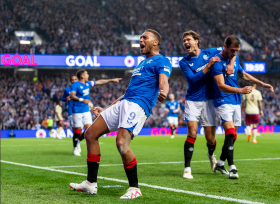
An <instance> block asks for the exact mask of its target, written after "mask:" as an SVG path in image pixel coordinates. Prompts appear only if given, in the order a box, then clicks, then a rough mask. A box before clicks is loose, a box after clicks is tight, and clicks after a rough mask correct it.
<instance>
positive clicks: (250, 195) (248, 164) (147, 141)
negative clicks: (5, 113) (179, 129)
mask: <svg viewBox="0 0 280 204" xmlns="http://www.w3.org/2000/svg"><path fill="white" fill-rule="evenodd" d="M216 138H217V148H216V151H215V154H216V155H217V158H218V157H219V155H220V153H221V148H222V144H223V140H224V136H223V135H217V136H216ZM185 139H186V136H176V137H175V138H174V139H171V138H170V136H157V137H142V136H138V137H136V138H135V139H134V140H133V141H132V143H131V149H132V150H133V151H134V153H135V155H136V158H137V161H138V178H139V182H140V183H144V184H149V185H151V186H147V185H145V186H143V185H142V186H140V189H141V191H142V194H143V196H142V197H139V198H137V199H133V200H120V199H119V197H120V196H121V195H123V194H124V193H125V191H126V189H127V188H128V184H127V183H124V182H119V181H112V180H108V179H107V180H106V179H101V178H99V179H98V194H97V195H88V194H86V193H78V192H75V191H73V190H71V189H70V188H69V183H70V182H82V181H83V180H85V179H86V176H85V175H86V173H87V168H86V144H85V141H83V142H82V143H81V146H82V156H81V157H75V156H73V155H72V139H71V138H66V139H63V140H57V139H51V138H45V139H1V161H2V162H1V203H3V204H4V203H7V204H8V203H11V204H15V203H36V204H37V203H47V204H50V203H55V204H57V203H63V204H64V203H82V204H85V203H160V204H162V203H215V204H216V203H236V202H241V203H242V202H243V203H246V202H247V203H253V202H258V203H280V180H279V178H280V169H279V167H280V134H262V135H261V137H257V140H258V144H252V143H247V141H246V135H242V134H240V135H238V139H237V141H236V143H235V150H234V151H235V165H236V167H237V169H238V173H239V176H240V177H239V179H237V180H230V179H228V177H227V176H225V175H222V174H221V173H220V172H218V173H213V172H212V171H211V169H210V163H209V161H208V157H207V147H206V141H205V139H204V136H201V135H199V136H198V139H197V140H196V143H195V148H194V154H193V159H192V160H193V162H192V164H191V167H192V175H193V177H194V179H193V180H186V179H183V178H182V175H183V170H184V164H183V160H184V155H183V146H184V142H185ZM100 142H101V144H100V146H101V163H100V165H101V166H100V168H99V176H100V177H105V178H111V179H119V180H125V181H126V175H125V172H124V170H123V167H122V162H121V158H120V156H119V154H118V151H117V148H116V144H115V138H113V137H106V138H100ZM5 161H7V162H13V163H5ZM167 162H174V163H167ZM176 162H177V163H176ZM16 163H19V164H23V165H32V166H19V165H16ZM147 163H150V164H147ZM112 164H116V165H112ZM71 166H72V167H71ZM40 167H49V169H48V168H41V169H40ZM226 167H227V168H228V166H227V165H226ZM52 169H55V170H54V171H52ZM59 170H62V171H59ZM66 171H68V172H71V173H70V174H69V173H67V172H66ZM72 172H74V173H72ZM75 173H80V174H75ZM155 186H159V187H163V188H162V189H158V188H155ZM174 189H175V191H174ZM180 190H182V191H180ZM189 192H194V193H196V194H195V195H194V194H189ZM198 193H201V194H198ZM206 195H210V197H205V196H206ZM219 196H222V197H224V198H226V200H222V199H218V198H219ZM230 199H237V200H234V201H230Z"/></svg>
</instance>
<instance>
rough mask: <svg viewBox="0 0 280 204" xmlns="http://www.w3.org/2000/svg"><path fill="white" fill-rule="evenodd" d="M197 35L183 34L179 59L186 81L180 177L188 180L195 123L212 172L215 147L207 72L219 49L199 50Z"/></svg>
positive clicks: (212, 107)
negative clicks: (185, 132) (185, 133)
mask: <svg viewBox="0 0 280 204" xmlns="http://www.w3.org/2000/svg"><path fill="white" fill-rule="evenodd" d="M199 38H200V36H199V34H197V33H196V32H194V31H192V30H190V31H187V32H184V33H183V36H182V39H183V46H184V47H185V49H186V50H187V52H188V55H187V56H185V57H184V58H183V59H182V60H181V61H180V63H179V64H180V68H181V70H182V72H183V74H184V76H185V78H186V79H187V81H188V91H187V94H186V101H185V121H187V127H188V136H187V139H186V141H185V145H184V156H185V169H184V174H183V178H186V179H192V178H193V176H192V175H191V158H192V155H193V150H194V143H195V141H196V138H197V131H198V122H199V121H200V122H201V126H203V127H204V132H205V138H206V140H207V147H208V153H207V155H208V158H209V160H210V165H211V169H212V171H214V170H215V165H216V163H217V160H216V158H215V155H214V151H215V149H216V139H215V133H216V116H215V110H214V104H213V99H214V88H213V82H212V79H211V74H210V72H209V69H210V67H211V66H212V65H213V64H214V63H215V62H217V61H220V59H219V58H218V57H214V56H215V55H216V54H218V53H219V52H221V50H222V48H210V49H199V46H200V39H199ZM234 60H235V58H233V59H232V61H231V64H230V66H229V69H228V73H229V74H231V73H232V72H233V65H234Z"/></svg>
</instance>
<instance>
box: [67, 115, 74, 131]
mask: <svg viewBox="0 0 280 204" xmlns="http://www.w3.org/2000/svg"><path fill="white" fill-rule="evenodd" d="M68 120H69V129H72V128H73V127H74V122H73V115H70V116H68Z"/></svg>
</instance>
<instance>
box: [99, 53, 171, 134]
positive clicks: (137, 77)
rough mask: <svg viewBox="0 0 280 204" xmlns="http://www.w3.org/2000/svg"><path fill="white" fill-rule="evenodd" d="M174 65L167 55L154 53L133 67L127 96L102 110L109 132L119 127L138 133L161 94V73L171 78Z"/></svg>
mask: <svg viewBox="0 0 280 204" xmlns="http://www.w3.org/2000/svg"><path fill="white" fill-rule="evenodd" d="M171 72H172V66H171V63H170V61H169V59H168V58H166V57H164V56H162V55H154V56H153V57H150V58H148V59H146V60H143V61H142V62H140V64H139V65H138V66H137V67H135V68H134V70H133V72H132V77H131V80H130V83H129V85H128V88H127V90H126V93H125V95H124V97H123V98H122V99H121V100H120V101H118V102H117V103H116V104H114V105H112V106H110V107H109V108H107V109H106V110H104V111H103V112H101V116H102V118H103V119H104V120H105V122H106V124H107V126H108V129H109V131H110V132H113V131H116V130H118V129H119V128H125V129H128V130H129V131H130V132H132V133H133V135H134V136H136V135H138V133H139V132H140V130H141V129H142V127H143V125H144V123H145V121H146V119H147V118H148V117H149V116H150V114H151V111H152V108H153V107H154V105H155V104H156V101H157V97H158V93H159V75H160V74H165V75H166V76H167V77H170V75H171Z"/></svg>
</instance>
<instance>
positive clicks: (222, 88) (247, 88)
mask: <svg viewBox="0 0 280 204" xmlns="http://www.w3.org/2000/svg"><path fill="white" fill-rule="evenodd" d="M214 80H215V82H216V84H217V86H218V88H219V90H220V91H221V92H224V93H233V94H236V93H242V94H248V93H251V92H252V86H245V87H244V88H236V87H232V86H229V85H226V84H225V79H224V76H223V75H222V74H218V75H216V76H214Z"/></svg>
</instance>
